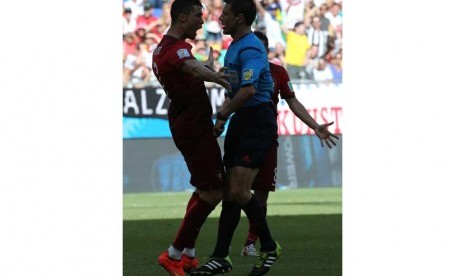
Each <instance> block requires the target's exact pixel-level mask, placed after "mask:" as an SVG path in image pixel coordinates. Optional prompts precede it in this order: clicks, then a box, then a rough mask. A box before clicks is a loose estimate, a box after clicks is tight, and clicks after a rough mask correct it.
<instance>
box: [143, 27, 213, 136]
mask: <svg viewBox="0 0 465 276" xmlns="http://www.w3.org/2000/svg"><path fill="white" fill-rule="evenodd" d="M191 48H192V46H191V45H190V44H189V43H187V42H185V41H183V40H179V39H177V38H174V37H172V36H169V35H165V36H163V39H162V40H161V41H160V44H158V47H157V48H155V50H154V51H153V57H152V61H153V62H152V70H153V72H154V74H155V76H156V77H157V79H158V82H160V84H161V86H162V87H163V89H164V90H165V92H166V94H167V96H168V98H169V99H170V100H171V102H170V106H169V108H168V120H169V124H170V129H171V133H172V135H173V136H178V137H180V136H188V135H195V134H198V133H201V132H203V131H212V129H213V122H212V112H213V111H212V107H211V103H210V98H209V97H208V94H207V91H206V88H205V84H204V82H203V81H202V80H199V79H196V78H194V77H192V76H191V75H188V74H185V73H184V72H183V71H182V70H181V68H182V65H183V63H184V61H186V60H188V59H194V56H193V55H192V52H191Z"/></svg>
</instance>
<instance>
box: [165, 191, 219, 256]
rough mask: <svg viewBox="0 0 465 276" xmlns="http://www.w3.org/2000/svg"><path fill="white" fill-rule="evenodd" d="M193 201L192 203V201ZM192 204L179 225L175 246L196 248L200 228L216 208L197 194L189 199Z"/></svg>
mask: <svg viewBox="0 0 465 276" xmlns="http://www.w3.org/2000/svg"><path fill="white" fill-rule="evenodd" d="M191 201H192V203H191ZM189 203H190V206H189V208H188V209H187V211H186V215H185V216H184V219H183V220H182V223H181V227H179V230H178V233H177V235H176V238H175V239H174V242H173V246H174V247H175V248H180V249H181V250H182V249H184V248H194V247H195V240H196V239H197V236H198V235H199V232H200V228H201V227H202V225H203V223H204V222H205V220H206V219H207V217H208V215H209V214H210V213H211V212H212V211H213V209H215V208H214V207H213V206H211V205H210V204H209V203H208V202H206V201H205V200H203V199H202V198H200V196H197V197H196V198H195V199H192V198H191V200H190V201H189Z"/></svg>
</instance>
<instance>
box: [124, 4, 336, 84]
mask: <svg viewBox="0 0 465 276" xmlns="http://www.w3.org/2000/svg"><path fill="white" fill-rule="evenodd" d="M172 1H173V0H126V1H124V2H123V86H124V87H129V88H130V87H134V88H142V87H145V86H148V85H154V84H157V80H156V78H155V76H154V74H153V73H152V70H151V63H152V51H153V50H154V49H155V47H156V46H157V44H158V43H159V41H160V40H161V38H162V36H163V34H164V33H165V32H166V31H167V30H168V28H169V26H170V23H171V22H170V12H169V11H170V6H171V3H172ZM201 2H202V3H203V6H204V10H203V12H204V20H205V24H204V25H203V28H202V29H200V30H199V31H198V32H197V37H196V39H195V40H192V41H189V43H191V44H192V45H193V48H192V53H193V54H194V55H195V57H196V58H197V59H199V60H205V59H207V57H208V55H209V51H210V47H212V49H213V56H214V58H215V69H216V70H218V69H219V68H220V67H221V66H222V65H223V60H224V55H225V53H226V50H227V48H228V46H229V44H230V43H231V40H232V39H231V37H230V36H229V35H223V33H222V28H221V23H220V22H219V19H218V18H219V16H220V15H221V12H222V6H223V2H222V0H201ZM256 5H257V19H256V20H255V22H254V24H253V29H254V30H260V31H262V32H264V33H266V35H267V36H268V39H269V47H270V52H269V56H268V58H269V60H270V62H273V63H276V64H279V65H282V66H284V67H285V68H286V69H287V71H288V73H289V76H290V78H291V79H292V80H294V81H298V80H306V81H314V82H317V83H323V84H330V83H341V82H342V0H256Z"/></svg>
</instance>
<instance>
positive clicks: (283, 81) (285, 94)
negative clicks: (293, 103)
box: [273, 66, 295, 99]
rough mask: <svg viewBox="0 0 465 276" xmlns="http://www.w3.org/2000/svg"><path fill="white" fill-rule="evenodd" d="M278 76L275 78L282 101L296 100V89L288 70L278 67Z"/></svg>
mask: <svg viewBox="0 0 465 276" xmlns="http://www.w3.org/2000/svg"><path fill="white" fill-rule="evenodd" d="M275 70H276V73H277V74H276V76H273V78H274V79H275V81H276V86H277V88H278V89H279V90H278V91H279V94H280V96H281V99H291V98H295V92H294V88H293V87H292V83H291V80H290V79H289V75H288V74H287V71H286V69H284V68H283V67H281V66H276V69H275Z"/></svg>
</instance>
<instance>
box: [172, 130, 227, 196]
mask: <svg viewBox="0 0 465 276" xmlns="http://www.w3.org/2000/svg"><path fill="white" fill-rule="evenodd" d="M173 140H174V143H175V144H176V147H177V148H178V149H179V151H181V154H182V155H183V157H184V160H185V161H186V165H187V169H188V170H189V172H190V174H191V180H190V183H191V184H192V186H194V187H196V188H198V189H200V190H205V191H208V190H214V189H221V188H223V187H224V185H225V171H224V166H223V162H222V160H221V149H220V146H219V145H218V141H217V139H216V137H215V136H213V131H212V130H210V131H205V132H204V133H202V134H198V135H192V136H184V137H175V136H174V135H173Z"/></svg>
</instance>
